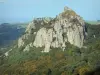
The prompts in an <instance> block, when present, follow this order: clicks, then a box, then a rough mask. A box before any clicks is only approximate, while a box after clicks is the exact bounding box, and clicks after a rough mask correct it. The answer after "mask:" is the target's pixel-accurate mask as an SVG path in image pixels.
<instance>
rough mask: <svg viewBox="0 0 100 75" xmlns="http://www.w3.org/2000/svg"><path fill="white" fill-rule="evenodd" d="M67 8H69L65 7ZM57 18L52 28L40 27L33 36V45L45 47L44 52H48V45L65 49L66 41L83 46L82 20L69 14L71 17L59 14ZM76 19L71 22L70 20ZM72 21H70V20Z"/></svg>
mask: <svg viewBox="0 0 100 75" xmlns="http://www.w3.org/2000/svg"><path fill="white" fill-rule="evenodd" d="M65 10H66V12H67V10H71V9H68V8H66V9H65ZM58 18H59V20H58V21H56V22H55V23H54V24H53V28H51V29H46V28H41V29H40V30H39V31H38V32H37V35H36V37H35V41H34V46H36V47H45V48H44V52H49V51H50V47H53V48H58V47H60V48H63V49H65V47H66V45H65V43H66V42H69V43H70V44H73V45H75V46H77V47H79V48H81V47H82V46H83V40H84V32H85V30H84V25H85V23H84V21H83V20H82V19H81V17H80V16H77V15H75V16H71V18H69V19H68V18H62V16H61V15H59V17H58ZM74 19H75V20H76V21H75V22H76V23H75V22H73V21H72V20H74ZM71 21H72V22H71Z"/></svg>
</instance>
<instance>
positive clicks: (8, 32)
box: [0, 23, 27, 46]
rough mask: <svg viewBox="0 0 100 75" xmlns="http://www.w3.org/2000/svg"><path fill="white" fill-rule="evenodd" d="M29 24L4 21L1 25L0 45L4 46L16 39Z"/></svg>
mask: <svg viewBox="0 0 100 75" xmlns="http://www.w3.org/2000/svg"><path fill="white" fill-rule="evenodd" d="M26 25H27V24H21V23H16V24H9V23H3V24H1V25H0V46H4V45H7V44H9V43H10V42H12V40H16V39H17V38H18V37H19V36H21V34H22V33H23V32H24V30H25V27H26Z"/></svg>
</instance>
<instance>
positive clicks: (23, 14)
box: [0, 0, 100, 23]
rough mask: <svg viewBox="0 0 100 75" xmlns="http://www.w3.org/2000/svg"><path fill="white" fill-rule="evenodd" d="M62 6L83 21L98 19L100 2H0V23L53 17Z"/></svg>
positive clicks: (86, 0)
mask: <svg viewBox="0 0 100 75" xmlns="http://www.w3.org/2000/svg"><path fill="white" fill-rule="evenodd" d="M64 6H68V7H70V8H72V9H73V10H74V11H75V12H76V13H77V14H79V15H80V16H82V17H83V18H84V19H85V20H97V19H100V0H0V23H3V22H27V21H31V20H32V19H33V18H34V17H44V16H46V17H49V16H50V17H54V16H56V15H57V14H59V13H60V12H62V11H63V8H64Z"/></svg>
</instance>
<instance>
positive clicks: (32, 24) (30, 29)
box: [25, 22, 36, 34]
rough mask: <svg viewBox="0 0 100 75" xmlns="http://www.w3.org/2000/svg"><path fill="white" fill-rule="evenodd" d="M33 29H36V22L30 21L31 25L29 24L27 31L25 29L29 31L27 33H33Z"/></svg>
mask: <svg viewBox="0 0 100 75" xmlns="http://www.w3.org/2000/svg"><path fill="white" fill-rule="evenodd" d="M32 29H36V27H35V24H34V22H31V23H29V25H28V26H27V28H26V31H25V32H27V33H29V34H31V32H32Z"/></svg>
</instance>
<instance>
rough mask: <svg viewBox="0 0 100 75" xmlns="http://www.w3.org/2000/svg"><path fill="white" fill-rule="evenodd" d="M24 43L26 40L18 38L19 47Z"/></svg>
mask: <svg viewBox="0 0 100 75" xmlns="http://www.w3.org/2000/svg"><path fill="white" fill-rule="evenodd" d="M23 45H24V41H23V38H19V39H18V48H20V47H21V46H23Z"/></svg>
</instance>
